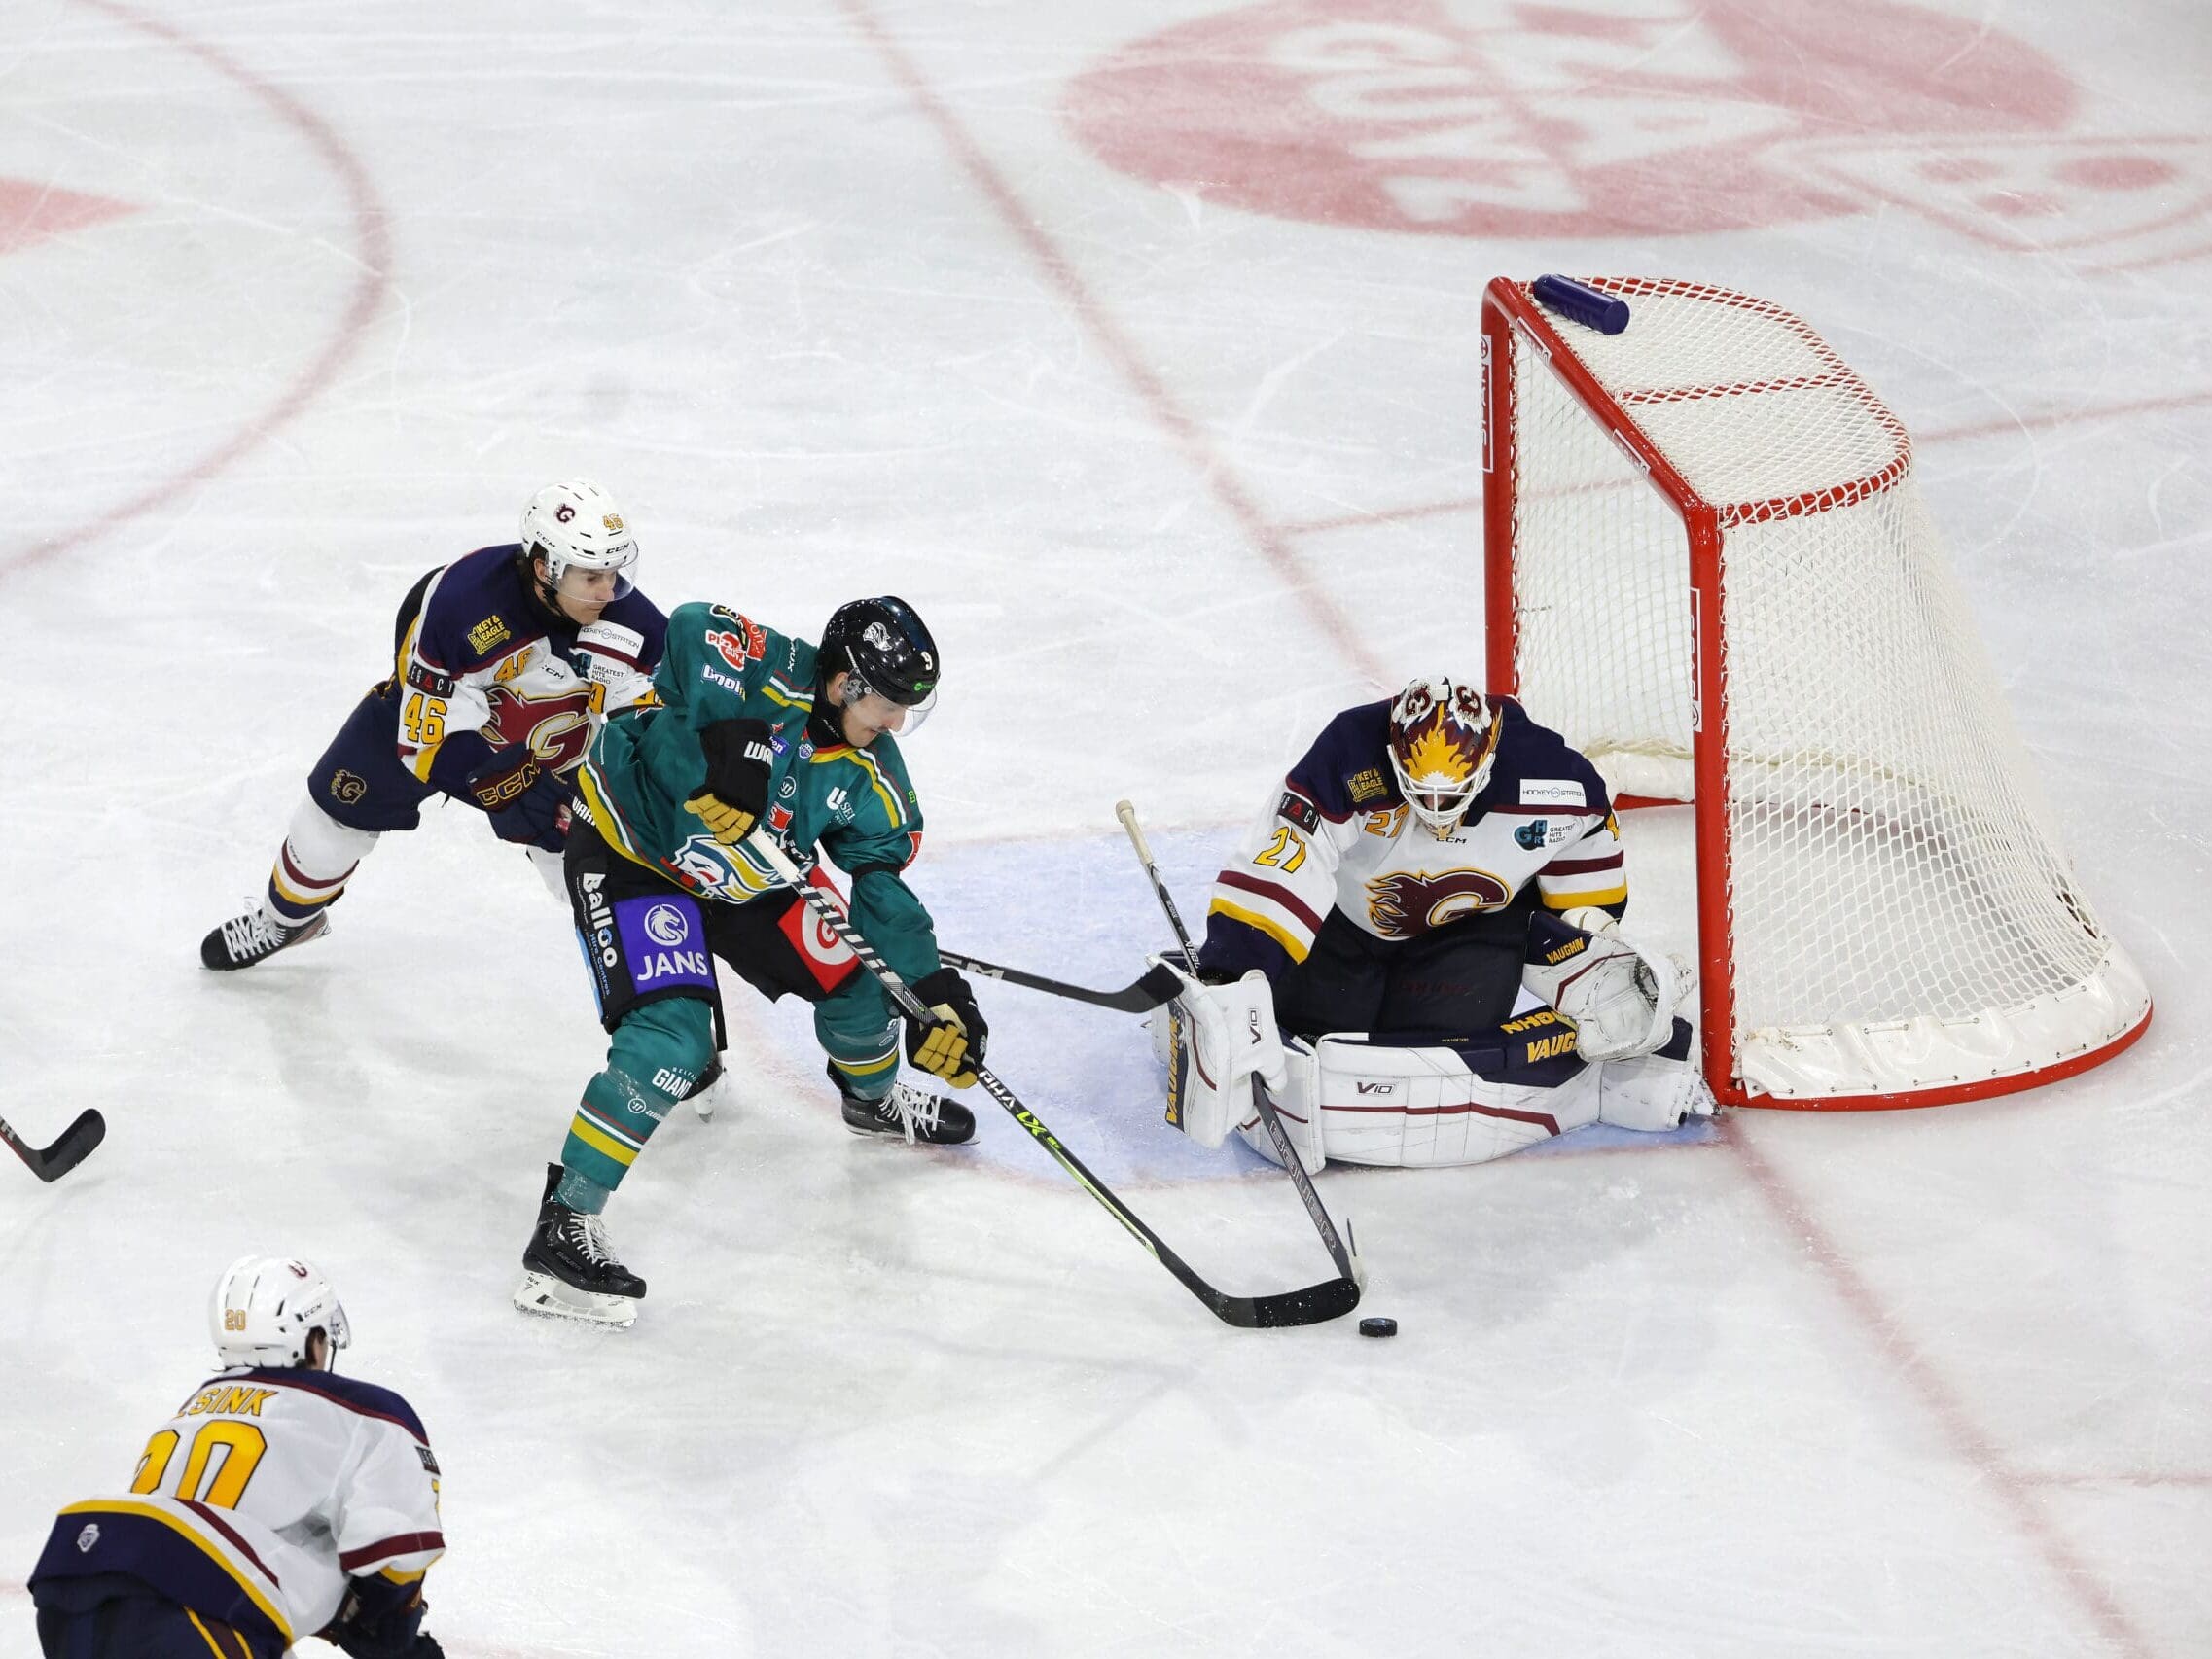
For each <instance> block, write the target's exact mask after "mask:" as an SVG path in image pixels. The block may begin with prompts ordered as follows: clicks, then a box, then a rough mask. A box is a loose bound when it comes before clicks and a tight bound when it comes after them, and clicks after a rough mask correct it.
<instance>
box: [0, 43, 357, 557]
mask: <svg viewBox="0 0 2212 1659" xmlns="http://www.w3.org/2000/svg"><path fill="white" fill-rule="evenodd" d="M83 3H84V4H86V5H89V6H90V7H91V8H92V9H93V10H94V11H96V12H102V13H105V14H106V15H107V16H108V17H110V18H114V19H115V20H116V21H118V22H120V23H124V24H126V25H127V26H129V27H131V28H134V29H137V30H139V31H141V32H142V33H145V34H150V35H153V36H155V37H156V38H157V39H159V40H161V41H163V42H164V43H166V44H167V45H169V46H172V47H174V48H176V49H177V50H178V51H180V52H183V53H187V54H189V55H190V56H192V57H195V58H197V59H198V60H199V61H200V62H201V63H203V64H205V65H207V66H208V67H209V68H211V69H213V70H214V71H215V72H216V73H217V74H219V75H221V76H223V77H224V78H225V79H226V80H229V81H232V82H234V83H236V84H237V85H238V86H240V87H242V88H245V89H246V90H247V91H248V92H250V93H252V94H253V95H254V96H255V97H256V98H258V99H260V100H261V102H262V103H264V104H266V105H267V106H268V108H270V109H271V110H273V111H274V112H275V113H276V115H277V117H278V119H280V120H281V121H282V122H283V123H284V124H286V125H287V126H289V127H291V128H292V129H293V130H294V131H295V132H297V133H299V134H300V136H301V137H302V138H303V139H304V140H306V142H307V144H308V145H309V147H310V148H312V149H313V150H314V151H315V152H316V153H317V154H319V155H320V156H321V157H322V158H323V160H324V161H325V162H326V163H327V164H328V165H329V166H330V168H331V170H332V171H333V172H334V173H336V174H337V175H338V178H339V183H340V184H341V185H343V186H344V188H345V194H346V197H347V199H348V201H349V203H350V205H351V207H352V210H353V232H354V256H355V258H356V260H357V261H358V262H359V265H360V271H359V273H358V275H357V276H356V277H355V278H354V283H353V293H352V296H351V298H350V299H349V300H348V302H347V304H346V307H345V311H344V314H343V315H341V316H340V317H339V318H338V319H337V321H336V322H335V323H334V324H333V326H332V330H331V333H330V335H329V336H328V338H326V339H325V341H324V342H323V346H322V349H321V350H320V351H318V352H317V353H316V354H315V356H314V358H313V359H312V360H311V361H310V362H309V363H308V364H307V365H306V366H305V367H304V368H303V369H302V370H301V371H299V372H298V373H297V374H295V375H294V376H293V377H292V379H291V380H290V381H289V382H288V383H287V384H286V385H285V387H284V389H283V391H281V392H280V393H278V394H277V396H276V397H275V398H274V399H273V400H272V401H271V402H270V403H269V404H268V406H267V407H265V408H263V409H261V410H259V411H257V412H256V413H254V414H253V415H251V416H249V417H248V418H247V419H246V420H245V421H243V422H242V423H241V424H240V425H238V426H237V427H236V428H234V429H233V430H232V433H231V435H230V436H229V437H228V438H226V439H224V440H223V441H221V442H219V443H217V444H216V445H215V447H214V448H212V449H210V450H208V451H207V452H206V453H205V454H203V455H202V456H200V458H199V459H198V460H197V461H195V462H194V463H193V464H192V465H190V466H188V467H186V468H185V469H183V470H182V471H181V472H178V473H175V474H173V475H171V476H170V477H166V478H162V479H159V480H157V481H156V482H155V483H153V484H152V485H150V486H148V487H147V488H146V489H144V490H141V491H140V492H139V493H138V494H137V495H135V496H133V497H131V499H130V500H128V501H125V502H124V503H122V504H121V505H120V506H117V507H113V508H110V509H109V510H108V511H107V512H103V513H101V514H100V515H99V516H97V517H95V518H91V519H88V520H87V521H86V522H85V523H83V524H80V525H79V526H77V528H75V529H74V530H65V531H63V532H62V533H61V534H60V535H58V536H54V537H51V538H49V539H48V540H46V541H44V542H42V543H40V544H39V545H38V546H36V547H30V548H28V549H26V550H24V551H21V552H17V553H12V554H11V553H0V570H5V571H18V570H26V569H28V568H30V567H31V566H32V565H36V564H41V563H44V562H45V561H46V560H48V559H51V558H53V557H54V555H55V554H56V553H61V552H66V551H68V550H69V549H70V548H73V547H82V546H84V545H85V544H86V543H87V542H89V541H92V540H93V539H94V538H96V537H99V536H102V535H105V534H106V533H107V532H108V531H110V530H113V529H114V528H116V526H118V525H120V524H125V523H127V522H129V521H130V520H131V519H133V518H136V517H137V516H138V515H139V514H141V513H143V512H150V511H152V510H153V509H154V508H157V507H160V506H161V505H162V504H164V503H165V502H168V501H171V500H173V499H174V498H175V497H177V496H179V495H181V494H183V493H184V492H185V491H186V490H188V489H190V488H191V487H192V486H193V485H195V484H197V483H202V482H204V481H205V480H206V479H208V478H211V477H214V476H215V475H216V474H218V473H220V472H221V471H222V470H223V469H224V468H226V467H228V466H229V465H231V463H232V462H233V461H235V460H236V459H237V458H238V457H239V456H241V455H243V454H245V453H246V451H248V450H249V449H252V448H253V447H254V446H255V445H256V444H258V443H261V442H262V441H265V440H267V439H268V436H269V435H270V434H271V433H273V432H275V431H276V429H277V428H278V427H280V426H282V425H283V424H284V423H285V422H286V421H289V420H290V419H292V417H293V416H295V415H297V414H298V413H299V412H300V411H301V410H302V409H303V408H305V407H306V406H307V405H308V404H310V403H311V402H313V401H314V400H315V399H316V398H317V397H319V396H321V394H322V393H323V392H324V391H325V390H327V389H328V387H329V386H330V383H331V382H332V380H334V379H335V378H337V375H338V371H339V366H340V365H342V364H343V363H344V362H345V360H346V358H348V357H349V356H351V355H352V353H353V348H354V347H355V346H356V345H357V344H359V343H360V340H361V336H362V335H363V334H365V333H366V332H367V331H368V328H369V325H370V324H371V323H372V322H373V321H375V316H376V313H377V311H378V310H379V309H380V308H381V307H382V305H383V301H384V294H385V291H386V289H387V288H388V287H389V286H390V282H391V264H392V248H391V238H390V235H389V234H388V232H387V231H386V229H385V218H386V210H385V207H384V204H383V202H382V200H381V199H380V198H379V197H378V196H377V194H376V189H375V185H373V184H372V183H370V180H369V172H368V169H367V168H366V167H364V166H363V165H362V164H361V160H360V159H359V158H358V157H357V156H355V155H354V154H353V152H352V151H351V150H348V149H347V148H346V146H345V141H344V140H343V139H341V138H339V135H338V134H337V133H336V132H335V131H334V130H332V128H331V125H330V124H329V123H328V122H326V121H324V120H323V118H322V117H321V116H319V115H317V114H316V113H315V112H314V111H313V110H311V109H309V108H308V107H307V106H306V105H305V104H303V103H302V102H301V101H300V100H299V99H298V98H295V97H294V96H293V95H292V94H291V93H289V92H287V91H284V90H283V89H282V88H278V87H274V86H271V85H270V84H269V83H268V82H267V81H264V80H262V79H261V78H260V77H258V76H256V75H254V74H253V73H252V72H251V71H249V70H247V69H244V68H242V67H241V66H239V65H238V64H236V63H234V62H232V60H231V59H230V58H229V57H228V56H226V55H225V54H224V53H222V52H220V51H219V50H217V49H216V48H214V47H212V46H209V45H207V44H206V43H205V42H202V41H198V40H195V39H193V38H192V37H191V36H190V35H187V34H186V33H184V32H183V31H182V30H181V29H179V28H177V27H176V26H175V25H174V24H171V23H166V22H163V21H161V19H159V18H147V17H141V16H140V15H139V14H138V13H136V12H133V11H131V10H130V9H129V8H128V7H125V6H122V5H119V4H117V3H116V0H83Z"/></svg>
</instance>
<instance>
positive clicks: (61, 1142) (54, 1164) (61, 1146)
mask: <svg viewBox="0 0 2212 1659" xmlns="http://www.w3.org/2000/svg"><path fill="white" fill-rule="evenodd" d="M107 1133H108V1120H107V1119H106V1118H104V1117H102V1116H101V1115H100V1114H99V1113H98V1112H93V1111H89V1110H88V1111H85V1112H80V1113H78V1115H77V1121H76V1122H74V1123H72V1124H70V1125H69V1127H68V1128H66V1129H64V1130H62V1132H61V1134H60V1135H59V1136H58V1137H57V1138H56V1139H55V1141H54V1145H53V1146H51V1147H45V1148H43V1149H42V1148H40V1147H34V1146H32V1145H30V1144H29V1143H28V1142H26V1141H25V1140H24V1139H23V1138H22V1137H21V1136H20V1135H18V1134H17V1133H16V1132H15V1130H13V1129H11V1128H9V1127H8V1123H7V1120H6V1119H5V1118H0V1141H5V1142H7V1143H8V1148H9V1150H11V1151H12V1152H14V1153H15V1154H16V1156H18V1158H21V1159H22V1160H23V1162H24V1163H26V1164H28V1165H29V1166H30V1170H31V1174H33V1175H35V1176H37V1177H38V1178H39V1180H41V1181H59V1180H60V1179H61V1178H62V1177H63V1176H65V1175H67V1174H68V1173H69V1172H70V1171H71V1170H73V1169H75V1168H76V1167H77V1166H78V1165H79V1164H81V1163H83V1162H84V1161H85V1160H86V1159H87V1158H89V1157H90V1156H91V1155H92V1148H93V1147H97V1146H98V1145H99V1144H100V1143H101V1142H102V1141H104V1140H106V1139H107Z"/></svg>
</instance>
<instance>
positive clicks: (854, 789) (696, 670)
mask: <svg viewBox="0 0 2212 1659" xmlns="http://www.w3.org/2000/svg"><path fill="white" fill-rule="evenodd" d="M815 654H816V653H815V648H814V647H813V646H811V645H809V644H808V643H807V642H806V641H804V640H802V639H793V638H790V637H788V636H786V635H783V634H779V633H777V632H776V631H775V630H774V629H772V628H764V627H762V626H761V625H760V624H759V623H758V622H755V621H753V620H751V619H750V618H746V617H743V616H740V615H739V614H738V613H737V612H735V611H732V610H731V609H729V608H728V607H727V606H722V605H703V604H697V603H694V604H689V605H679V606H677V607H676V609H675V611H674V612H673V613H671V614H670V616H669V618H668V635H667V644H666V647H665V650H664V651H663V653H662V655H661V658H660V668H659V670H658V671H657V672H656V673H655V674H654V676H653V684H654V690H655V692H656V694H657V696H658V699H659V704H660V706H659V707H657V708H656V707H648V708H644V709H641V710H639V711H638V712H636V713H634V714H624V715H618V716H616V717H615V718H614V719H612V720H610V721H608V722H607V724H605V725H604V726H603V727H601V729H600V731H599V733H598V735H597V736H596V737H594V738H593V739H592V742H591V748H590V752H589V756H588V757H587V758H586V759H585V762H584V765H583V766H582V767H581V768H580V769H579V772H578V783H579V788H580V790H581V793H582V794H583V796H584V801H585V804H586V806H587V807H589V810H590V813H591V820H592V823H593V824H594V825H596V826H597V828H598V830H599V832H600V833H601V834H602V835H604V836H605V837H606V839H607V842H608V844H609V845H610V846H613V847H615V848H616V849H618V850H619V851H621V852H622V853H624V855H626V856H627V857H629V858H631V859H634V860H635V861H636V862H637V863H639V864H641V865H646V866H647V867H649V868H651V869H655V870H658V871H660V873H661V874H663V875H665V876H667V877H668V878H669V879H670V880H672V881H674V882H676V883H677V884H678V885H680V886H682V887H684V888H686V889H688V890H689V891H690V892H692V893H694V894H696V895H697V896H698V897H700V898H702V899H716V900H723V901H724V902H726V903H731V904H744V903H748V902H750V901H751V900H755V899H758V898H760V897H761V896H762V895H763V894H765V893H772V892H774V891H775V890H776V889H777V888H778V887H780V886H781V885H782V884H781V883H780V882H779V881H778V880H777V878H776V876H775V874H774V872H773V871H771V870H770V869H769V868H768V867H767V865H765V864H763V863H762V862H761V861H760V860H758V859H756V858H755V857H753V855H752V854H751V852H750V851H749V850H748V849H747V848H745V847H743V846H742V845H740V846H735V847H726V846H724V845H723V844H722V843H721V842H719V841H717V840H716V839H715V838H714V836H713V835H712V834H711V833H709V832H708V830H707V828H706V826H705V825H704V824H703V823H701V822H700V820H699V819H698V817H697V816H696V814H694V813H692V812H688V811H686V810H685V807H684V801H685V798H686V797H687V796H689V795H691V794H694V793H696V791H698V790H700V789H702V788H704V787H705V784H706V756H705V752H704V751H703V750H702V749H701V748H700V745H699V733H700V732H701V731H703V730H704V729H705V728H706V727H707V726H709V725H712V724H714V723H715V722H717V721H724V720H758V721H762V722H765V723H766V724H767V728H768V743H769V746H770V747H771V748H772V749H773V750H774V752H775V760H774V764H773V766H772V767H771V769H770V774H769V780H768V806H767V813H766V814H765V816H764V818H763V821H762V822H763V828H764V829H766V830H768V831H770V832H771V833H772V834H773V835H774V837H775V839H776V840H777V841H778V842H779V843H781V844H782V846H783V847H784V848H785V850H786V851H787V852H789V853H790V854H791V855H792V857H793V858H794V859H796V860H797V861H798V862H799V863H801V864H807V863H810V862H812V859H813V855H814V849H815V848H816V847H817V846H819V847H820V848H821V850H822V852H823V853H824V854H825V855H826V856H827V857H828V859H829V861H830V862H831V863H832V864H834V865H837V866H838V868H839V869H841V870H843V871H845V872H846V873H847V874H848V875H849V876H851V878H852V897H851V916H852V920H853V923H854V925H855V926H856V927H858V928H859V930H860V933H861V935H862V936H863V937H864V938H866V939H867V940H868V942H869V943H870V944H872V945H874V947H875V949H876V950H877V952H878V953H880V954H881V956H882V957H883V960H884V961H885V962H887V963H889V964H890V966H891V967H892V969H893V970H894V971H897V972H898V974H899V975H900V977H901V978H903V979H905V980H907V981H908V982H909V983H911V982H912V981H914V980H916V979H919V978H921V977H922V976H923V975H925V974H928V973H933V972H935V971H937V969H938V967H939V962H938V956H937V938H936V934H935V931H934V929H933V928H932V927H931V925H930V919H929V912H928V911H927V910H926V909H924V908H923V907H922V903H921V900H918V899H916V898H915V897H914V895H913V893H912V892H911V890H910V889H909V888H908V886H907V884H906V883H905V882H904V881H903V880H901V879H900V872H901V871H903V870H904V869H905V868H906V867H907V865H910V864H911V863H912V862H913V860H914V855H915V854H916V853H918V852H919V851H920V850H921V831H922V818H921V808H920V806H919V805H918V804H917V803H916V802H915V800H914V792H913V786H912V785H911V784H910V783H909V782H908V781H907V768H906V764H905V762H904V761H903V760H901V759H900V758H899V744H898V740H897V739H896V738H894V737H893V736H892V735H891V734H890V733H889V732H885V733H883V734H882V735H880V736H878V737H877V738H876V739H875V741H874V743H872V744H870V745H869V746H868V747H867V748H866V749H855V748H854V747H853V746H852V745H851V744H849V743H845V742H843V741H842V740H841V739H833V740H830V741H824V738H825V735H826V732H825V729H824V728H825V727H829V725H830V723H829V722H828V721H827V719H825V721H824V722H823V723H822V725H821V726H817V727H815V728H812V729H810V728H809V717H810V716H811V715H812V714H813V710H814V659H815ZM833 729H834V728H833Z"/></svg>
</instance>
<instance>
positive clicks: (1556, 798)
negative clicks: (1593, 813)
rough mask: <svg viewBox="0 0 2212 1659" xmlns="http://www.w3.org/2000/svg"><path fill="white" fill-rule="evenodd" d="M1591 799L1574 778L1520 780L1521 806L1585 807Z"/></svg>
mask: <svg viewBox="0 0 2212 1659" xmlns="http://www.w3.org/2000/svg"><path fill="white" fill-rule="evenodd" d="M1588 800H1589V797H1588V795H1587V794H1584V792H1583V786H1582V785H1581V784H1579V783H1577V782H1576V781H1575V780H1574V779H1573V778H1523V779H1521V780H1520V804H1521V805H1523V806H1585V805H1588Z"/></svg>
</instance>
